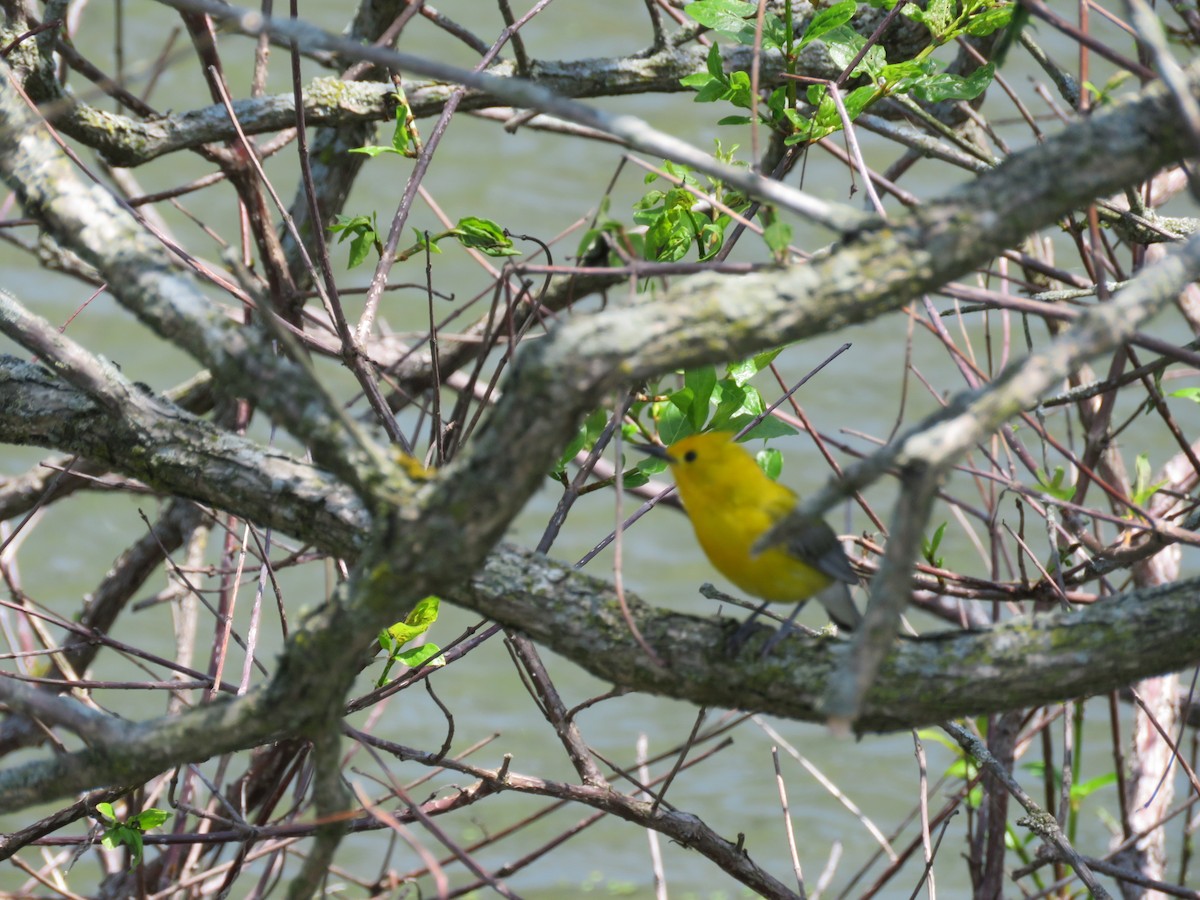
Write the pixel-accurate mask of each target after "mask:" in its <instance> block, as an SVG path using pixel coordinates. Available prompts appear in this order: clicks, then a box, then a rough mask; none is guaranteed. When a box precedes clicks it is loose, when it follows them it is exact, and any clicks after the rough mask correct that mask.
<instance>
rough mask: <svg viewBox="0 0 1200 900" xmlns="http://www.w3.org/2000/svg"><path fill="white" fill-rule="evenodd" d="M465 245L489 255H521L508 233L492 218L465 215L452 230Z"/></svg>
mask: <svg viewBox="0 0 1200 900" xmlns="http://www.w3.org/2000/svg"><path fill="white" fill-rule="evenodd" d="M451 234H453V235H454V237H455V238H457V240H458V242H459V243H460V244H462V245H463V246H464V247H467V248H469V249H472V250H478V251H479V252H480V253H483V254H485V255H487V256H520V255H521V251H520V250H517V249H516V248H515V247H513V242H512V240H511V239H510V238H509V236H508V234H507V233H506V232H505V231H504V229H503V228H501V227H500V226H499V225H497V224H496V223H495V222H493V221H492V220H491V219H481V218H479V217H478V216H463V218H461V219H459V220H458V223H457V224H456V225H455V226H454V230H453V231H452V232H451Z"/></svg>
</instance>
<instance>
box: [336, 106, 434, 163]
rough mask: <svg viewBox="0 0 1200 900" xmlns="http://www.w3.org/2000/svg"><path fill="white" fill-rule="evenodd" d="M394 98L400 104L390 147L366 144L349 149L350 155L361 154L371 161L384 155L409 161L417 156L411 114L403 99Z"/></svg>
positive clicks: (415, 137) (397, 107)
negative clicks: (391, 155) (392, 154)
mask: <svg viewBox="0 0 1200 900" xmlns="http://www.w3.org/2000/svg"><path fill="white" fill-rule="evenodd" d="M395 96H396V99H397V100H399V101H400V102H399V103H398V104H397V106H396V127H395V129H394V130H393V131H392V143H391V145H390V146H387V147H383V146H380V145H378V144H368V145H366V146H365V147H353V148H351V150H350V152H351V153H361V154H363V155H364V156H369V157H371V158H372V159H374V158H375V157H376V156H379V155H381V154H384V153H395V154H396V155H397V156H405V157H408V158H410V159H412V158H414V157H415V156H416V155H417V153H418V152H419V150H418V147H417V136H416V132H415V131H414V130H413V129H412V113H411V112H410V111H409V108H408V104H407V103H405V102H404V98H403V97H402V96H400V95H399V94H396V95H395Z"/></svg>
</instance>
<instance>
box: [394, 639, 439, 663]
mask: <svg viewBox="0 0 1200 900" xmlns="http://www.w3.org/2000/svg"><path fill="white" fill-rule="evenodd" d="M441 654H442V648H441V647H439V646H438V645H437V644H422V645H421V646H420V647H413V648H412V649H411V650H405V651H403V652H402V653H397V654H396V660H397V661H399V662H401V663H403V664H404V665H406V666H408V667H409V668H410V669H415V668H416V667H417V666H430V667H431V668H440V667H441V666H444V665H445V664H446V657H444V656H442V655H441Z"/></svg>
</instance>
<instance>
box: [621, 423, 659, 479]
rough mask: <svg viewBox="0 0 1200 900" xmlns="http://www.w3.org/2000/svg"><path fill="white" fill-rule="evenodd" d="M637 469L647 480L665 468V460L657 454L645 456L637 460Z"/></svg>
mask: <svg viewBox="0 0 1200 900" xmlns="http://www.w3.org/2000/svg"><path fill="white" fill-rule="evenodd" d="M660 436H661V432H660ZM637 470H638V471H639V472H641V473H642V474H643V475H645V476H646V480H647V481H649V480H650V479H651V478H653V477H654V476H655V475H660V474H662V473H663V472H665V471H666V470H667V461H666V460H665V459H659V458H658V457H657V456H647V457H645V458H644V459H640V460H638V464H637ZM626 477H628V476H626ZM625 483H626V484H628V483H629V482H628V481H626V482H625Z"/></svg>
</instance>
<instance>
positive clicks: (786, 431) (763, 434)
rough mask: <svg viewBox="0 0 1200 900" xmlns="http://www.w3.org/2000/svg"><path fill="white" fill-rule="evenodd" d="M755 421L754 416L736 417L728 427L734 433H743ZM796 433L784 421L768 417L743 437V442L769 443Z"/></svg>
mask: <svg viewBox="0 0 1200 900" xmlns="http://www.w3.org/2000/svg"><path fill="white" fill-rule="evenodd" d="M753 419H754V416H734V417H733V418H732V419H730V420H729V425H728V427H729V428H730V429H732V430H733V431H741V430H742V429H743V428H745V427H746V425H748V424H749V423H750V422H751V421H752V420H753ZM796 433H797V431H796V429H795V428H793V427H792V426H791V425H789V424H787V423H786V422H784V421H783V420H782V419H777V418H775V417H774V416H767V417H766V418H765V419H763V420H762V421H761V422H759V423H758V424H757V425H755V426H754V427H753V428H751V429H750V430H749V431H747V432H746V434H745V435H743V437H742V440H746V441H754V440H763V441H769V440H771V439H773V438H779V437H788V436H790V435H793V434H796Z"/></svg>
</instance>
